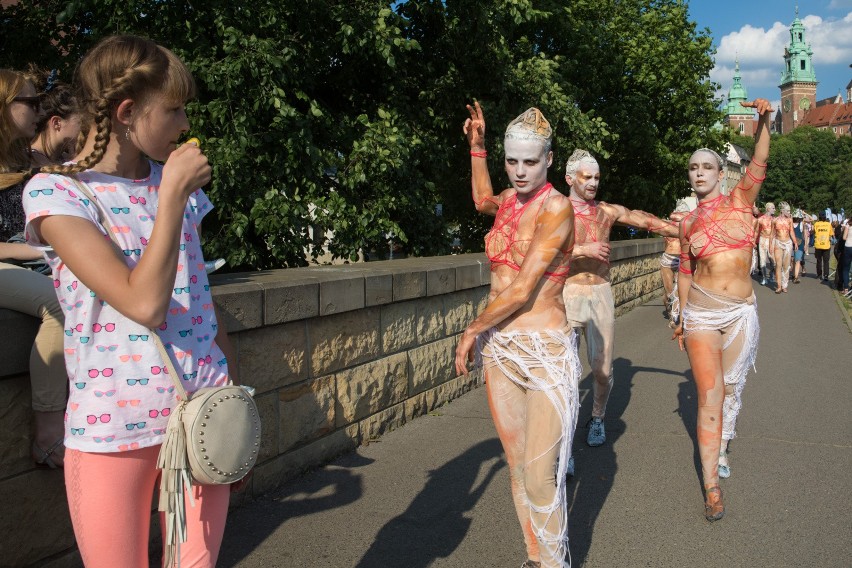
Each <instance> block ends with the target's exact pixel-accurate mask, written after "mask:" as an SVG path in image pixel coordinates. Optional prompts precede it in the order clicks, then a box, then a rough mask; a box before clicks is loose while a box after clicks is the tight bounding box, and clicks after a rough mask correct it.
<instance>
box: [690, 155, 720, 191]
mask: <svg viewBox="0 0 852 568" xmlns="http://www.w3.org/2000/svg"><path fill="white" fill-rule="evenodd" d="M721 181H722V170H721V169H720V168H719V162H718V160H717V159H716V156H714V155H713V154H711V153H710V152H707V151H704V150H699V151H698V152H695V153H694V154H693V155H692V156H691V157H690V158H689V185H690V186H692V190H693V191H694V192H695V194H696V195H697V196H698V197H699V198H702V197H705V196H707V195H709V194H710V193H712V192H713V190H715V189H717V188H719V183H720V182H721Z"/></svg>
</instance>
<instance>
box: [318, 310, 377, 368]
mask: <svg viewBox="0 0 852 568" xmlns="http://www.w3.org/2000/svg"><path fill="white" fill-rule="evenodd" d="M380 310H381V308H378V307H376V308H366V309H363V310H356V311H353V312H344V313H342V314H335V315H332V316H326V317H319V318H314V319H311V320H308V322H307V325H308V344H309V345H310V350H311V376H313V377H319V376H322V375H326V374H329V373H333V372H335V371H339V370H340V369H344V368H346V367H350V366H352V365H357V364H358V363H363V362H364V361H369V360H371V359H375V358H377V357H378V355H379V348H380V336H379V323H380V317H379V314H380Z"/></svg>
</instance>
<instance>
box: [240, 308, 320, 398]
mask: <svg viewBox="0 0 852 568" xmlns="http://www.w3.org/2000/svg"><path fill="white" fill-rule="evenodd" d="M305 327H306V326H305V322H302V321H298V322H291V323H283V324H279V325H273V326H269V327H262V328H260V329H254V330H250V331H244V332H242V333H241V334H239V364H240V380H241V381H242V382H244V383H245V384H247V385H250V386H253V387H254V388H255V389H257V392H258V393H263V392H266V391H269V390H271V389H274V388H278V387H281V386H286V385H291V384H293V383H297V382H299V381H302V380H304V379H306V378H307V377H308V371H309V370H308V364H307V356H308V338H307V332H306V329H305Z"/></svg>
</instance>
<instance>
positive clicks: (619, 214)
mask: <svg viewBox="0 0 852 568" xmlns="http://www.w3.org/2000/svg"><path fill="white" fill-rule="evenodd" d="M610 206H611V207H613V208H614V209H615V214H616V217H615V222H616V223H619V224H621V225H629V226H630V227H635V228H636V229H642V230H645V231H651V232H652V233H656V234H658V235H660V236H661V237H677V236H678V229H677V223H675V222H674V221H666V220H664V219H660V218H659V217H657V216H656V215H651V214H650V213H646V212H645V211H640V210H638V209H628V208H627V207H624V206H623V205H612V204H610Z"/></svg>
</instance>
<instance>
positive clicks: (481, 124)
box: [462, 101, 485, 152]
mask: <svg viewBox="0 0 852 568" xmlns="http://www.w3.org/2000/svg"><path fill="white" fill-rule="evenodd" d="M466 106H467V110H468V112H469V113H470V118H468V119H467V120H465V121H464V126H463V127H462V130H463V131H464V134H465V136H467V143H468V144H470V149H471V150H473V151H474V152H483V151H485V116H483V114H482V107H480V106H479V102H478V101H474V102H473V106H470V105H466Z"/></svg>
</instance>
